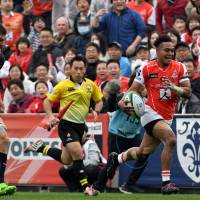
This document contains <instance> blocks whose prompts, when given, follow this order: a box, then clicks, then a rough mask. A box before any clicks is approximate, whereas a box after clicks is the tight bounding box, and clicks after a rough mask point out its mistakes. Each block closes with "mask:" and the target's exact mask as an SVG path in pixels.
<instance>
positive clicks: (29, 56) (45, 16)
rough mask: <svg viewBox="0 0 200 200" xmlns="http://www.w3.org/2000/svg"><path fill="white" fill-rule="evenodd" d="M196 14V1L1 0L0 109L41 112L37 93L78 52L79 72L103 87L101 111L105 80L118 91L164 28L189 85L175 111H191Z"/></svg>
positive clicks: (196, 71) (199, 77)
mask: <svg viewBox="0 0 200 200" xmlns="http://www.w3.org/2000/svg"><path fill="white" fill-rule="evenodd" d="M199 14H200V1H199V0H181V1H178V0H152V1H148V0H146V1H145V0H127V1H126V0H47V1H38V0H18V1H13V0H1V1H0V23H1V24H0V52H1V54H0V78H1V79H0V91H1V96H2V99H3V103H4V112H5V113H33V112H36V113H40V112H43V109H42V101H43V99H44V98H45V94H46V93H47V92H51V91H53V87H54V86H55V85H56V84H57V83H58V82H60V81H61V80H64V79H66V78H69V77H70V61H71V59H72V58H73V57H75V56H76V55H78V54H81V55H82V56H84V57H85V58H86V60H87V70H86V74H85V76H86V77H87V78H89V79H91V80H93V81H95V82H96V84H97V85H98V86H99V87H100V88H101V90H102V92H103V94H104V107H103V110H102V112H109V111H111V110H112V108H111V107H112V106H110V104H109V96H110V93H109V92H111V93H112V92H113V88H111V89H110V88H109V89H108V87H106V85H107V83H108V82H110V81H111V80H113V79H115V80H117V83H118V84H119V85H120V92H124V91H126V90H127V89H128V82H129V79H130V77H131V76H134V73H135V70H136V69H137V68H138V67H140V66H142V65H145V64H146V63H147V62H148V61H150V60H152V59H156V48H155V46H154V41H155V40H156V38H157V37H158V36H159V35H160V34H162V33H165V34H167V35H169V36H170V37H171V39H172V40H173V43H174V48H175V55H174V59H175V60H177V61H179V62H182V63H184V64H185V65H186V67H187V69H188V74H189V78H190V80H191V85H192V96H191V98H190V99H189V100H185V99H180V100H179V103H178V106H177V112H178V113H182V114H184V113H199V112H200V109H199V108H198V105H199V104H200V87H199V85H200V57H199V55H200V16H199ZM110 85H111V86H112V87H115V86H113V85H112V84H110ZM58 108H59V104H57V103H56V105H55V109H54V110H55V112H57V111H58Z"/></svg>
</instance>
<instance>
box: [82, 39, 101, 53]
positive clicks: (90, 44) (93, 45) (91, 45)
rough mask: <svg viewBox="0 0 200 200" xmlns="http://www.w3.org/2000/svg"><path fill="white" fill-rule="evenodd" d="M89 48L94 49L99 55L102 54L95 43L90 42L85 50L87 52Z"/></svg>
mask: <svg viewBox="0 0 200 200" xmlns="http://www.w3.org/2000/svg"><path fill="white" fill-rule="evenodd" d="M89 47H94V48H95V49H96V50H97V52H98V53H101V51H100V48H99V46H98V45H97V44H96V43H94V42H90V43H88V44H87V45H86V47H85V50H87V49H88V48H89Z"/></svg>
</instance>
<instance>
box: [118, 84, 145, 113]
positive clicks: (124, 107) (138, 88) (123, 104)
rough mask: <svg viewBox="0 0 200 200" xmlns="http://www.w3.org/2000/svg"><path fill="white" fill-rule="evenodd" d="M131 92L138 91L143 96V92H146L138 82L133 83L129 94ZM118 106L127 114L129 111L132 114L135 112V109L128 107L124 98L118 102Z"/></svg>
mask: <svg viewBox="0 0 200 200" xmlns="http://www.w3.org/2000/svg"><path fill="white" fill-rule="evenodd" d="M131 91H136V92H138V93H139V94H140V95H141V96H142V92H143V91H144V86H143V85H142V84H141V83H139V82H137V81H133V83H132V85H131V87H130V88H129V89H128V91H127V92H131ZM118 105H119V107H120V109H122V110H123V111H126V112H127V114H128V111H130V112H132V111H134V108H133V107H127V105H126V102H125V101H124V98H122V99H121V100H120V101H119V102H118Z"/></svg>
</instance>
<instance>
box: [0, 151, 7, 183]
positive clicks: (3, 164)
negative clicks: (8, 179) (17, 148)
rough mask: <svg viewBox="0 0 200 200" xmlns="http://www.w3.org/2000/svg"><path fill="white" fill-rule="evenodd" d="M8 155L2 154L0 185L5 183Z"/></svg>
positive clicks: (0, 157)
mask: <svg viewBox="0 0 200 200" xmlns="http://www.w3.org/2000/svg"><path fill="white" fill-rule="evenodd" d="M6 162H7V154H5V153H0V183H3V182H4V174H5V170H6Z"/></svg>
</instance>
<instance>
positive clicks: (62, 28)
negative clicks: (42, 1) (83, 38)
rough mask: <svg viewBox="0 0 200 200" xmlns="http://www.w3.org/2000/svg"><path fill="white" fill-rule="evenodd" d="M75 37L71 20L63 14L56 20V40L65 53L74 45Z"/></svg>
mask: <svg viewBox="0 0 200 200" xmlns="http://www.w3.org/2000/svg"><path fill="white" fill-rule="evenodd" d="M75 37H76V36H75V33H74V32H73V30H72V29H71V27H70V23H69V20H68V19H67V18H65V17H63V16H62V17H59V18H58V19H57V20H56V34H55V36H54V41H55V42H56V44H58V46H59V47H60V48H61V49H62V50H63V53H64V52H66V51H67V49H69V48H71V47H72V46H73V42H74V39H75Z"/></svg>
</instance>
